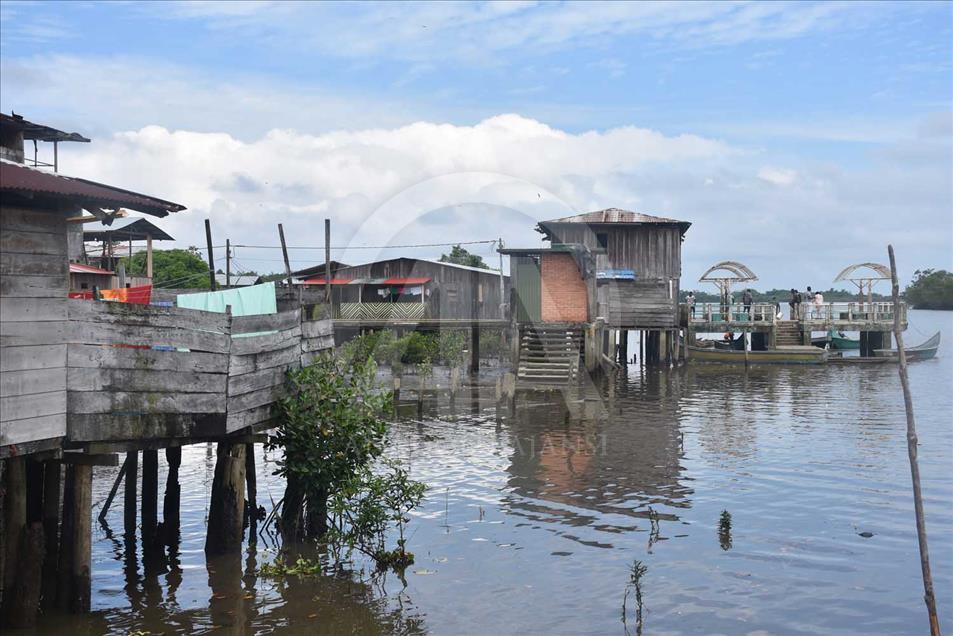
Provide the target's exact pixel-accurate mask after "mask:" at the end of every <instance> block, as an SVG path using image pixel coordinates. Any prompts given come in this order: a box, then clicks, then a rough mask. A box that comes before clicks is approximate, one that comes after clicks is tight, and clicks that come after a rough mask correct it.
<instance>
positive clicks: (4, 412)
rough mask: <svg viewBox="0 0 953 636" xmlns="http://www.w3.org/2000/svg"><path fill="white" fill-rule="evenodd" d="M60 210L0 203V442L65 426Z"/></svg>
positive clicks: (30, 438)
mask: <svg viewBox="0 0 953 636" xmlns="http://www.w3.org/2000/svg"><path fill="white" fill-rule="evenodd" d="M66 216H67V213H65V212H62V213H61V212H55V211H48V210H46V211H44V210H27V209H20V208H11V207H6V206H4V207H0V446H9V445H14V444H27V443H30V442H36V441H41V440H47V439H54V438H57V437H62V436H63V435H65V434H66V340H65V339H64V335H65V332H66V318H67V316H66V293H67V291H68V289H69V269H68V265H67V256H66V254H67V244H66Z"/></svg>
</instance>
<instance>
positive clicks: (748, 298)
mask: <svg viewBox="0 0 953 636" xmlns="http://www.w3.org/2000/svg"><path fill="white" fill-rule="evenodd" d="M753 300H754V298H753V297H752V295H751V290H750V289H746V290H745V292H744V293H743V294H741V304H742V305H744V307H745V313H746V314H748V317H749V318H750V317H751V302H752V301H753Z"/></svg>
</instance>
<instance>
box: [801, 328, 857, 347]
mask: <svg viewBox="0 0 953 636" xmlns="http://www.w3.org/2000/svg"><path fill="white" fill-rule="evenodd" d="M811 344H812V345H814V346H815V347H821V348H824V347H826V346H828V345H830V347H831V349H834V350H837V351H856V350H857V349H860V340H854V339H853V338H848V337H847V336H841V335H839V334H837V333H835V332H834V331H828V332H827V334H826V335H824V336H817V337H815V338H811Z"/></svg>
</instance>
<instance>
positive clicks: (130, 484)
mask: <svg viewBox="0 0 953 636" xmlns="http://www.w3.org/2000/svg"><path fill="white" fill-rule="evenodd" d="M125 480H126V481H125V482H124V484H123V487H124V490H123V505H122V508H123V510H122V515H123V532H124V534H126V536H130V537H134V536H135V535H136V501H137V497H136V482H137V481H138V480H139V451H129V452H128V453H126V476H125Z"/></svg>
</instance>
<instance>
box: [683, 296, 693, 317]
mask: <svg viewBox="0 0 953 636" xmlns="http://www.w3.org/2000/svg"><path fill="white" fill-rule="evenodd" d="M685 303H686V304H687V305H688V311H689V312H691V315H692V319H693V320H694V319H695V292H693V291H689V292H688V296H686V297H685Z"/></svg>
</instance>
